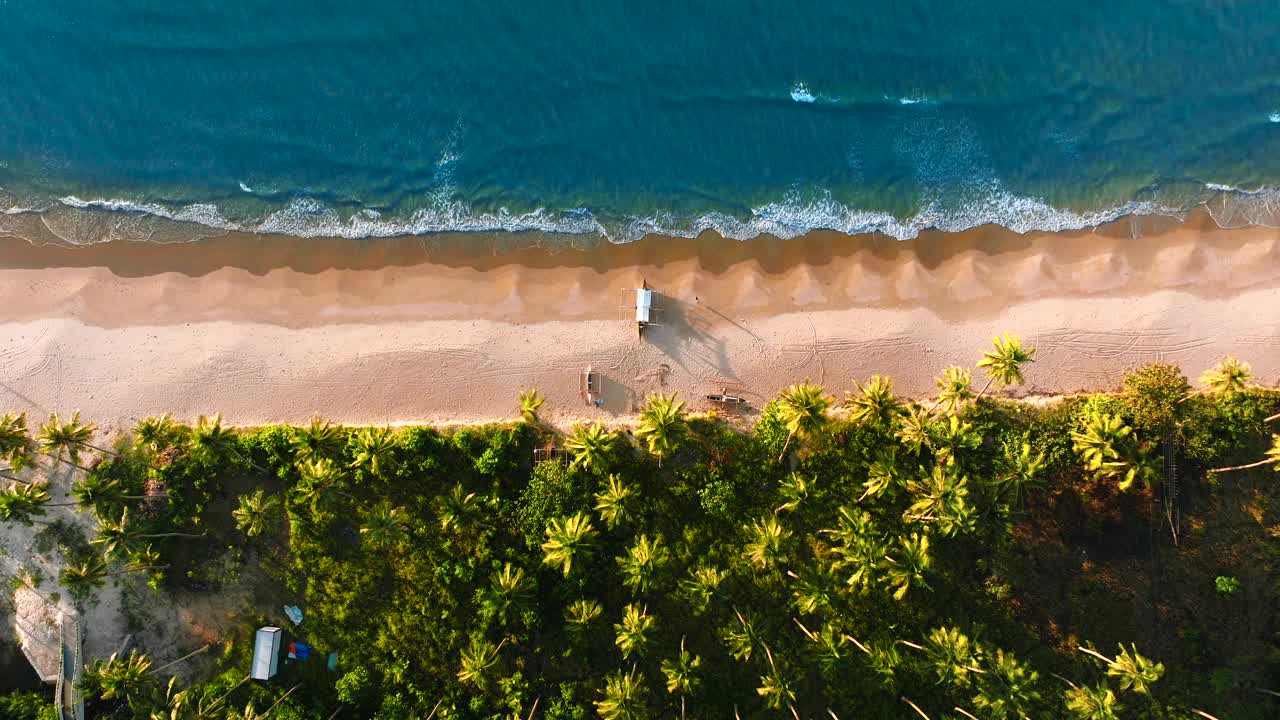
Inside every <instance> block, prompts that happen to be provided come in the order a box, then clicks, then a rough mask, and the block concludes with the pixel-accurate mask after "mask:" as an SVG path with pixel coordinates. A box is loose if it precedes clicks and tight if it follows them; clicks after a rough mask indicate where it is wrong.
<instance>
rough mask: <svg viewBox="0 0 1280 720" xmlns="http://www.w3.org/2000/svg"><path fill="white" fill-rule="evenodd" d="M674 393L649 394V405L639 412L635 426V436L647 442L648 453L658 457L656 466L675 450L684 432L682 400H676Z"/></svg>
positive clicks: (660, 465)
mask: <svg viewBox="0 0 1280 720" xmlns="http://www.w3.org/2000/svg"><path fill="white" fill-rule="evenodd" d="M676 395H677V393H672V394H671V395H670V396H667V395H661V394H657V393H655V394H653V395H650V396H649V405H648V407H646V408H645V409H644V412H642V413H640V422H639V424H638V425H637V426H636V437H638V438H640V439H641V440H643V441H645V443H647V444H648V447H649V454H650V455H653V456H654V457H656V458H658V467H662V461H663V460H665V459H666V458H668V457H670V456H671V453H673V452H675V449H676V445H677V444H678V443H679V442H680V436H681V435H683V434H684V430H685V423H684V401H683V400H676Z"/></svg>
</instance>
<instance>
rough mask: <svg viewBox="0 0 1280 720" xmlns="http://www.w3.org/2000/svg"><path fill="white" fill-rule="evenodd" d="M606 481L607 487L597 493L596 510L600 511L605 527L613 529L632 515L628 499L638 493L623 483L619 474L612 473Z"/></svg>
mask: <svg viewBox="0 0 1280 720" xmlns="http://www.w3.org/2000/svg"><path fill="white" fill-rule="evenodd" d="M605 482H606V487H605V489H604V490H603V491H601V492H599V493H596V512H598V513H600V519H601V520H603V521H604V524H605V527H607V528H609V529H610V530H612V529H614V528H616V527H617V526H619V525H621V524H622V523H624V522H626V521H627V520H628V519H629V518H630V517H631V510H630V508H629V507H628V506H629V505H630V503H629V502H628V501H629V500H630V498H632V497H633V496H634V495H636V491H635V490H634V489H632V487H631V486H630V485H627V484H625V483H623V482H622V478H619V477H618V476H617V475H610V476H609V478H608V480H606V481H605Z"/></svg>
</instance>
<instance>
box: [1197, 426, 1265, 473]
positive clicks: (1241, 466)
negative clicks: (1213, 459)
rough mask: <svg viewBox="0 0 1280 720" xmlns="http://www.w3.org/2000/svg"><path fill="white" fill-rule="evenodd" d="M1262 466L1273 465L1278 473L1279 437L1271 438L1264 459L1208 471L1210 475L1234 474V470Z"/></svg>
mask: <svg viewBox="0 0 1280 720" xmlns="http://www.w3.org/2000/svg"><path fill="white" fill-rule="evenodd" d="M1263 465H1274V466H1275V470H1276V471H1277V472H1280V435H1272V436H1271V448H1270V449H1269V450H1267V452H1266V457H1264V458H1263V459H1261V460H1259V461H1257V462H1252V463H1249V464H1247V465H1234V466H1232V467H1224V468H1217V469H1215V470H1210V471H1209V472H1211V473H1224V472H1235V471H1236V470H1248V469H1250V468H1256V467H1262V466H1263Z"/></svg>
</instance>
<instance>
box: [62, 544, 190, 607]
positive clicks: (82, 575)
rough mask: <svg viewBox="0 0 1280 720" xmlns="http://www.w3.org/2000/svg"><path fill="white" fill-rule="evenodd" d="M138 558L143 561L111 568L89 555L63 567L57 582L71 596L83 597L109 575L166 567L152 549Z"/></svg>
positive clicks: (99, 585) (101, 560) (103, 561)
mask: <svg viewBox="0 0 1280 720" xmlns="http://www.w3.org/2000/svg"><path fill="white" fill-rule="evenodd" d="M139 560H143V561H144V562H138V563H129V564H128V565H126V566H125V567H123V568H121V569H119V570H111V569H110V568H108V567H107V563H106V561H105V560H103V559H102V558H100V557H91V558H88V559H85V560H81V561H79V562H73V563H71V564H69V565H67V566H66V567H64V568H63V569H62V572H61V573H59V574H58V582H59V583H60V584H61V585H62V586H63V587H65V588H66V589H67V590H68V591H70V592H71V594H72V595H73V596H76V597H81V598H83V597H87V596H88V594H89V593H91V592H93V590H94V589H96V588H100V587H102V586H103V585H104V584H106V582H107V578H109V577H115V576H116V575H128V574H130V573H136V572H148V571H151V570H161V569H164V568H165V567H167V566H164V565H160V564H159V557H158V556H157V555H156V554H155V553H154V551H150V552H144V553H142V557H140V558H139Z"/></svg>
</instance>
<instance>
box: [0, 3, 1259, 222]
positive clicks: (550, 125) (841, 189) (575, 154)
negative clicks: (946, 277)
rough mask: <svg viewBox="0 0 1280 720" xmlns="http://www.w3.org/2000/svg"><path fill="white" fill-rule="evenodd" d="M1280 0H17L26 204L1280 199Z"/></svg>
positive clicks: (17, 122) (1230, 205)
mask: <svg viewBox="0 0 1280 720" xmlns="http://www.w3.org/2000/svg"><path fill="white" fill-rule="evenodd" d="M1276 47H1280V5H1276V4H1274V3H1264V2H1255V1H1241V2H1227V3H1213V4H1212V5H1211V6H1200V5H1198V4H1191V3H1184V2H1175V1H1174V0H1129V1H1128V2H1122V3H1107V4H1105V5H1104V4H1101V3H1095V2H1080V1H1076V2H1069V3H1049V4H1039V5H1035V6H1034V7H1033V6H1028V5H1026V4H1025V3H1018V2H1013V0H997V1H996V2H988V3H982V4H960V5H956V4H954V3H945V2H942V1H941V0H907V1H906V2H900V3H894V4H891V5H886V4H883V3H871V2H865V1H864V2H853V3H801V4H798V5H793V6H788V7H782V6H780V5H779V4H776V3H757V2H749V3H746V4H743V3H728V2H723V1H717V2H712V3H699V4H698V5H697V6H696V7H684V8H673V7H666V8H660V7H657V6H637V5H635V4H624V3H619V2H601V3H579V2H571V1H566V0H554V1H552V2H544V3H538V4H536V5H531V4H526V3H517V2H510V1H509V0H501V1H500V2H497V3H490V4H486V5H484V6H479V5H475V4H471V3H461V2H440V3H432V4H430V5H423V4H420V3H400V2H387V1H381V2H374V3H365V4H362V5H360V6H352V5H350V4H346V3H328V2H322V3H305V4H304V3H302V2H301V1H300V0H281V1H278V2H272V3H266V2H257V1H253V2H238V3H234V4H230V3H221V2H213V1H212V0H197V1H196V2H191V3H180V4H174V3H171V2H160V1H158V0H124V1H123V2H119V3H111V4H109V5H103V4H100V3H90V2H87V1H86V0H67V1H66V2H60V3H46V2H37V1H35V0H9V1H8V2H6V3H4V4H2V5H0V80H2V82H0V128H3V130H4V141H3V142H0V208H3V209H4V213H3V214H0V232H4V233H7V234H10V235H16V236H20V237H25V238H27V239H30V240H33V241H38V242H45V241H57V242H71V243H77V244H83V243H92V242H99V241H102V240H111V239H131V240H148V241H185V240H191V239H195V238H198V237H206V236H210V235H217V234H221V233H226V232H232V231H247V232H254V233H267V234H289V235H300V236H337V237H347V238H363V237H374V236H388V235H404V234H425V233H437V232H444V231H471V232H476V231H491V232H533V233H541V234H542V237H540V239H541V240H545V241H546V242H548V243H559V242H579V241H580V239H581V238H606V239H608V240H610V241H613V242H627V241H631V240H635V239H638V238H640V237H642V236H644V235H647V234H650V233H658V234H665V235H670V236H692V235H696V234H697V233H699V232H700V231H702V230H705V229H713V230H715V231H717V232H718V233H719V234H721V235H724V236H726V237H730V238H736V239H745V238H751V237H755V236H757V235H760V234H762V233H768V234H772V235H775V236H778V237H782V238H790V237H795V236H798V235H801V234H803V233H805V232H807V231H809V230H812V229H815V228H823V229H834V230H839V231H843V232H851V233H852V232H870V231H875V232H882V233H885V234H887V235H889V236H892V237H895V238H900V239H901V238H911V237H915V236H917V235H918V234H919V233H920V232H921V231H922V230H923V229H926V228H931V227H936V228H940V229H944V230H962V229H965V228H969V227H974V226H978V225H982V224H987V223H994V224H998V225H1002V226H1004V227H1008V228H1010V229H1013V230H1016V231H1019V232H1023V231H1030V230H1037V229H1043V230H1061V229H1073V228H1083V227H1091V226H1094V225H1097V224H1100V223H1103V222H1106V221H1109V220H1113V219H1115V218H1117V217H1120V216H1123V215H1126V214H1168V215H1180V214H1181V213H1182V212H1183V211H1185V210H1187V209H1189V208H1193V207H1199V206H1201V205H1207V207H1208V208H1209V211H1210V212H1211V213H1212V215H1213V217H1214V219H1215V220H1216V221H1217V222H1218V223H1219V224H1222V225H1229V226H1235V225H1247V224H1275V222H1276V219H1277V215H1278V214H1277V213H1276V209H1277V205H1278V204H1280V200H1277V197H1278V196H1277V195H1275V194H1274V193H1273V192H1272V191H1271V190H1270V189H1269V188H1272V187H1280V83H1278V82H1277V81H1276V80H1275V78H1276V77H1280V54H1277V53H1275V52H1274V50H1275V48H1276Z"/></svg>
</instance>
